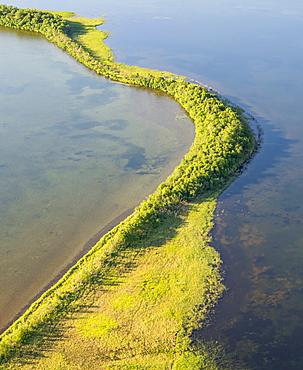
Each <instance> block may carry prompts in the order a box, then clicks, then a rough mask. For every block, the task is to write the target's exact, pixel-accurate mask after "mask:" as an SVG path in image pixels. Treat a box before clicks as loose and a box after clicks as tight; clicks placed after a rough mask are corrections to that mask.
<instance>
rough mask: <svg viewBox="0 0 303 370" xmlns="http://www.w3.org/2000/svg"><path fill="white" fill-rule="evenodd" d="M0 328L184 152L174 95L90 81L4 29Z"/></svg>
mask: <svg viewBox="0 0 303 370" xmlns="http://www.w3.org/2000/svg"><path fill="white" fill-rule="evenodd" d="M0 44H1V53H2V56H1V60H0V79H1V92H0V100H1V106H0V117H1V121H0V141H1V146H0V147H1V149H0V150H1V155H0V158H1V163H0V204H1V222H0V235H1V248H0V271H1V273H0V284H1V291H0V327H1V326H3V325H5V324H6V323H7V322H8V321H9V320H11V319H13V317H14V316H15V315H16V314H17V313H18V312H19V310H20V309H22V308H23V307H24V306H25V305H26V304H27V303H28V302H29V301H30V300H32V299H33V298H34V297H35V296H36V295H37V294H38V293H39V292H40V291H41V290H42V289H43V288H44V287H45V286H46V285H47V284H48V283H49V282H50V281H52V280H53V279H55V278H56V276H57V275H58V274H59V273H60V272H61V271H62V270H64V269H65V268H66V266H67V265H69V264H70V263H72V262H73V261H75V259H76V258H77V257H78V256H79V253H81V251H82V249H83V247H84V245H85V244H86V242H87V241H88V240H89V239H90V238H91V237H92V236H94V235H95V234H96V233H97V232H98V231H99V230H100V229H102V228H103V227H105V226H106V225H107V224H108V223H109V222H111V221H113V220H114V219H115V218H117V217H118V216H119V215H121V214H122V213H124V212H126V211H128V210H129V209H131V208H132V207H134V206H135V205H137V204H138V203H139V202H140V201H141V200H142V199H144V198H145V197H146V196H147V195H148V194H150V193H151V192H153V191H154V190H155V188H156V187H157V185H158V184H159V183H160V182H161V181H163V180H165V178H166V177H167V176H168V175H169V174H170V173H171V172H172V170H173V168H174V167H175V166H176V165H177V164H178V163H179V162H180V160H181V158H182V156H183V155H184V154H185V153H186V152H187V151H188V148H189V146H190V145H191V143H192V141H193V137H194V127H193V124H192V122H191V121H190V119H189V118H188V117H187V116H186V114H185V112H184V111H183V110H181V108H180V107H179V106H178V104H177V103H176V102H175V101H173V100H172V99H170V98H168V97H166V96H163V94H158V93H157V94H155V93H153V92H151V91H146V90H143V89H136V88H129V87H127V86H123V85H121V84H117V83H111V82H109V81H108V80H106V79H105V78H103V77H100V76H97V75H94V74H93V73H91V72H90V71H88V70H86V69H85V68H84V67H83V66H82V65H80V64H78V63H77V62H75V61H74V60H73V59H72V58H70V57H69V56H67V55H66V54H64V53H63V52H62V51H61V50H60V49H58V48H57V47H55V46H54V45H52V44H50V43H48V42H47V41H46V40H44V39H43V38H42V37H34V36H33V35H31V34H29V33H27V34H22V33H20V32H15V31H8V30H5V29H1V30H0Z"/></svg>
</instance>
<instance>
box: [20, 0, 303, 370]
mask: <svg viewBox="0 0 303 370" xmlns="http://www.w3.org/2000/svg"><path fill="white" fill-rule="evenodd" d="M13 3H14V4H15V5H17V6H20V7H37V8H49V9H52V10H74V11H76V12H78V13H80V14H83V15H86V16H100V15H102V14H106V15H107V22H106V23H105V25H104V26H103V28H104V29H106V30H109V31H110V32H111V33H112V37H111V38H109V39H108V45H109V46H111V47H112V48H113V50H114V52H115V54H116V56H117V59H118V61H121V62H124V63H127V64H136V65H139V66H142V67H150V68H157V69H161V70H168V71H171V72H175V73H179V74H183V75H185V76H187V77H190V78H194V79H196V80H199V81H201V82H203V83H205V84H208V85H210V86H212V87H213V88H215V89H216V90H219V91H220V92H221V93H222V94H223V95H225V96H228V97H229V98H230V100H232V101H233V102H235V103H237V104H239V105H241V106H242V107H244V108H245V109H246V110H247V111H248V112H249V113H251V114H253V115H254V116H255V117H256V118H257V119H258V122H259V123H260V124H261V126H262V127H263V129H264V141H263V145H262V148H261V150H260V152H259V153H258V154H257V156H256V157H255V158H254V160H253V161H252V163H250V164H249V166H248V168H247V170H246V171H245V172H244V173H243V174H242V175H241V176H240V177H239V178H238V179H237V180H236V181H235V182H234V183H233V184H232V185H231V186H230V187H229V188H228V189H227V190H226V191H225V192H224V193H223V194H222V196H221V197H220V201H219V205H218V209H217V218H216V227H215V229H214V231H213V245H214V246H215V247H216V248H218V249H219V250H220V252H221V253H222V259H223V261H224V264H223V267H224V269H225V270H226V280H225V282H226V286H227V287H228V291H227V292H226V294H225V296H224V297H223V299H222V301H221V302H220V304H219V306H218V308H217V310H216V314H215V315H214V319H213V325H212V326H211V327H210V328H208V330H203V331H202V332H201V333H199V335H200V337H202V338H207V339H209V338H214V339H220V340H221V341H225V342H226V343H228V349H229V350H230V351H235V352H236V354H235V357H234V358H235V359H238V360H241V361H243V363H244V364H245V366H246V367H247V368H250V369H275V370H276V369H278V370H280V369H281V370H284V369H287V370H292V369H295V370H297V369H298V370H299V369H302V367H303V359H302V357H301V354H302V348H301V347H302V343H303V338H302V326H303V320H302V317H303V312H302V307H303V298H302V297H303V295H302V280H303V276H302V268H301V265H302V262H303V255H302V251H303V228H302V222H303V207H302V200H303V197H302V191H301V189H302V183H303V157H302V144H303V143H302V137H303V132H302V129H303V125H302V117H303V114H302V113H303V112H302V111H303V105H302V97H301V96H302V86H303V71H302V69H303V63H302V59H303V41H302V31H303V5H302V4H301V3H300V2H298V1H294V0H287V1H286V0H281V1H273V0H262V1H261V0H247V1H245V2H243V0H242V1H240V0H218V1H215V2H214V1H210V0H199V1H198V0H190V1H188V2H186V3H184V2H181V1H180V0H174V1H171V0H170V1H169V0H167V1H158V0H150V1H148V2H139V1H138V0H133V1H131V0H128V1H118V0H111V1H108V0H105V1H103V2H102V3H100V2H99V1H97V0H88V1H86V2H85V3H84V2H80V1H79V0H76V1H71V0H67V1H66V2H64V9H62V3H61V2H59V1H48V0H47V1H43V2H42V3H41V1H33V0H15V1H14V2H13ZM243 367H244V366H243Z"/></svg>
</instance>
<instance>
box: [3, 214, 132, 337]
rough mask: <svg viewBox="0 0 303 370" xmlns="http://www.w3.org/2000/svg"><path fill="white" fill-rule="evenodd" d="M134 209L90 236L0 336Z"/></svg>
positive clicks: (6, 325)
mask: <svg viewBox="0 0 303 370" xmlns="http://www.w3.org/2000/svg"><path fill="white" fill-rule="evenodd" d="M134 209H135V207H133V208H129V209H128V210H126V211H124V212H123V213H121V214H120V215H119V216H117V217H116V218H115V219H113V220H112V221H110V222H109V223H108V224H107V225H105V226H104V227H103V228H102V229H101V230H100V231H98V232H97V233H96V234H95V235H94V236H92V237H91V238H90V239H89V240H88V241H87V242H86V243H85V244H84V246H83V247H82V249H81V251H79V253H78V254H77V256H75V257H74V259H73V260H72V261H71V262H69V263H68V264H67V265H66V267H65V268H64V269H62V270H61V271H60V272H59V273H58V274H57V275H56V276H55V277H54V278H53V279H52V280H51V281H50V282H49V283H48V284H47V285H46V286H45V287H44V288H43V289H41V290H40V291H39V292H38V293H37V294H36V295H35V297H34V298H32V299H31V300H30V301H29V302H28V303H27V304H26V305H25V306H24V307H22V309H21V310H20V311H19V312H18V313H17V314H16V315H15V316H14V318H13V319H12V320H10V321H9V322H8V323H7V324H5V325H3V326H2V327H1V328H0V335H1V334H2V333H4V332H5V331H6V330H7V329H8V328H9V327H10V326H11V325H12V324H13V323H14V322H15V321H16V320H18V319H19V318H20V317H21V316H22V315H23V314H24V313H25V312H26V311H27V310H28V309H29V308H30V306H31V305H32V304H33V303H34V302H36V301H37V300H38V299H39V298H40V297H41V296H42V295H43V294H44V293H45V292H47V291H48V290H49V289H50V288H52V287H53V286H54V285H55V284H56V283H57V282H58V281H59V280H60V279H62V277H63V276H64V275H65V274H66V273H67V272H68V271H69V270H70V269H71V268H72V267H73V266H74V265H75V264H76V263H77V262H78V261H79V260H80V259H81V258H82V257H83V256H85V255H86V254H87V253H88V252H89V251H90V250H91V249H92V248H93V246H94V245H96V244H97V242H98V241H99V240H100V239H101V238H102V237H103V236H104V235H106V234H107V233H108V232H110V231H111V230H112V229H113V228H114V227H116V226H118V225H119V224H120V223H121V222H122V221H124V220H125V219H126V218H127V217H128V216H130V215H131V214H132V213H133V211H134Z"/></svg>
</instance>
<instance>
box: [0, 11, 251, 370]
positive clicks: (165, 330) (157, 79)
mask: <svg viewBox="0 0 303 370" xmlns="http://www.w3.org/2000/svg"><path fill="white" fill-rule="evenodd" d="M103 22H104V20H103V19H87V18H82V17H79V16H76V15H75V14H74V13H68V12H61V13H54V12H50V11H39V10H32V9H19V8H16V7H13V6H7V5H0V25H1V26H4V27H8V28H15V29H19V30H24V31H32V32H37V33H40V34H42V35H44V37H45V38H46V39H47V40H49V41H51V42H52V43H54V44H56V45H57V46H58V47H60V48H61V49H62V50H64V51H66V52H67V53H68V54H69V55H71V56H72V57H74V58H75V59H76V60H77V61H78V62H80V63H82V64H84V65H85V66H86V67H87V68H89V69H91V70H93V71H95V72H96V73H97V74H98V75H102V76H105V77H107V78H110V79H111V80H113V81H119V82H121V83H124V84H128V85H134V86H140V87H142V88H148V89H155V90H161V91H163V92H164V93H166V94H168V95H169V96H171V97H173V98H174V99H175V100H176V101H177V102H179V103H180V105H181V106H182V107H183V108H184V109H185V111H186V112H187V113H188V115H189V117H190V118H191V119H192V121H193V124H194V125H195V139H194V142H193V143H192V146H191V148H190V150H189V152H188V153H187V155H186V156H185V157H184V159H183V160H182V161H181V163H180V165H179V166H177V167H176V168H175V170H174V171H173V173H172V174H171V175H170V176H169V177H168V178H167V180H166V181H165V182H163V183H162V184H160V185H159V186H158V188H157V190H156V191H155V192H154V193H153V194H151V195H150V196H149V197H148V199H147V200H145V201H143V202H142V203H141V204H140V205H139V206H138V207H137V208H136V209H135V210H134V212H133V214H132V215H131V216H129V217H128V218H127V219H125V220H124V221H123V222H121V223H120V224H119V225H118V226H116V227H115V228H113V229H112V230H111V231H110V232H108V233H107V234H106V235H104V236H103V237H102V238H101V239H100V241H99V242H98V243H97V244H96V245H95V246H94V247H93V248H92V249H91V251H90V252H89V253H87V254H86V255H85V256H84V257H83V258H82V259H81V260H79V261H78V263H76V265H75V266H73V267H72V268H71V269H70V270H69V271H68V272H67V273H66V274H65V275H64V277H63V278H62V279H60V280H59V281H58V282H57V283H56V284H55V285H54V286H53V287H52V288H51V289H49V290H47V291H46V292H45V293H44V294H43V295H42V296H41V297H40V298H39V299H38V300H37V301H36V302H35V303H33V304H32V305H31V307H30V308H29V309H28V310H27V311H26V312H25V313H24V314H23V315H22V316H21V317H20V318H19V319H18V320H16V321H15V322H14V323H13V324H12V325H11V326H10V327H9V328H8V329H7V330H6V331H5V332H4V333H3V334H2V335H1V337H0V367H1V369H4V370H7V369H22V370H27V369H73V370H74V369H90V370H94V369H208V370H209V369H225V370H226V369H235V368H236V367H235V364H232V362H231V361H230V360H229V359H227V358H226V357H225V356H224V351H223V349H222V348H221V347H220V344H218V343H209V342H204V341H201V342H200V343H197V342H193V341H192V339H191V334H192V332H193V331H194V330H195V329H197V328H201V327H203V326H204V325H207V320H208V319H209V314H210V312H211V310H212V309H213V308H214V307H215V305H216V304H217V302H218V300H219V298H220V297H221V296H222V293H223V291H224V289H225V288H224V285H223V281H222V274H221V264H222V261H221V260H220V256H219V254H218V252H217V251H215V250H214V249H213V248H212V247H210V245H209V242H210V236H209V232H210V230H211V228H212V226H213V222H212V219H213V212H214V209H215V206H216V201H217V198H218V195H219V194H220V192H222V191H223V189H225V188H226V187H227V186H228V184H229V183H230V182H231V181H232V180H233V179H234V178H235V177H236V176H237V175H238V174H239V173H240V172H241V168H242V166H243V164H244V163H245V161H247V159H248V158H250V157H251V156H252V154H253V153H254V151H255V150H256V148H257V145H258V144H257V140H256V139H255V137H254V134H253V132H252V129H251V127H250V121H249V118H248V117H247V116H246V115H245V114H244V112H243V110H241V109H240V108H238V107H235V106H233V105H232V104H229V103H228V102H226V101H225V100H224V99H222V98H221V97H220V96H218V95H217V94H215V93H213V92H212V91H208V90H207V89H205V88H204V87H202V86H200V85H198V84H196V83H193V82H190V81H188V80H187V79H186V78H185V77H182V76H178V75H175V74H172V73H168V72H160V71H156V70H150V69H144V68H139V67H133V66H127V65H124V64H121V63H117V62H116V61H115V59H114V55H113V54H112V52H111V50H110V49H109V48H108V47H107V46H106V45H105V43H104V42H103V40H104V39H105V38H106V37H107V36H108V34H107V33H106V32H103V31H98V30H97V29H96V26H97V25H100V24H102V23H103Z"/></svg>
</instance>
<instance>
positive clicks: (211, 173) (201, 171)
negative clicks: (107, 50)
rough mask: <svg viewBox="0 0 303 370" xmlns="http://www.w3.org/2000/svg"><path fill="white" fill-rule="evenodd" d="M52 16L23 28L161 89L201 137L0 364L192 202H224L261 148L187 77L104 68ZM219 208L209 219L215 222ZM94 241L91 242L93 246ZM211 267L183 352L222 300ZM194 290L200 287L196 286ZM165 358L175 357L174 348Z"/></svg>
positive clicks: (234, 114) (19, 324) (63, 282)
mask: <svg viewBox="0 0 303 370" xmlns="http://www.w3.org/2000/svg"><path fill="white" fill-rule="evenodd" d="M3 9H4V10H5V11H7V13H6V15H5V17H3ZM0 11H2V14H0V20H1V21H3V24H2V23H1V24H2V25H5V26H6V27H11V28H18V27H19V23H18V24H17V22H16V19H20V18H19V17H18V18H17V17H16V14H18V15H19V13H21V14H22V12H23V13H24V12H25V13H27V12H29V13H30V14H33V18H32V19H35V20H36V19H38V20H39V19H40V18H39V17H40V15H41V14H43V16H45V14H46V13H45V12H39V11H30V10H22V9H21V10H18V9H16V8H14V7H7V8H5V6H2V8H1V7H0ZM18 12H19V13H18ZM31 12H32V13H31ZM12 14H13V16H12ZM49 14H51V13H47V17H49V18H48V20H50V24H51V26H49V23H48V25H47V26H45V25H43V22H40V21H37V23H34V24H33V23H32V21H31V20H30V22H28V24H26V25H24V24H23V23H22V27H21V28H20V29H28V30H32V31H35V32H40V33H42V34H43V35H44V36H45V37H46V38H47V39H48V40H50V41H52V42H54V43H55V44H56V45H58V46H59V47H60V48H62V49H63V50H65V51H66V52H68V53H69V54H70V55H71V56H73V57H75V58H76V59H77V60H78V61H79V62H81V63H83V64H84V65H86V66H87V67H88V68H90V69H92V70H94V71H95V72H96V73H97V74H101V75H104V76H106V77H109V78H111V79H112V80H115V81H119V82H122V83H126V84H129V85H138V86H143V87H148V88H153V89H158V90H161V91H163V92H165V93H166V94H168V95H170V96H172V97H173V98H174V99H175V100H176V101H177V102H179V103H180V104H181V106H182V107H183V108H184V109H185V110H186V111H187V112H188V114H189V116H190V117H191V119H192V120H193V122H194V124H195V126H196V137H195V140H194V142H193V144H192V146H191V148H190V151H189V152H188V154H187V155H186V156H185V158H184V159H183V160H182V161H181V163H180V165H179V166H177V167H176V169H175V170H174V172H173V174H172V175H171V176H169V177H168V178H167V180H166V181H165V182H163V183H162V184H160V185H159V187H158V188H157V190H156V191H155V192H154V193H153V194H151V195H150V196H149V198H148V199H147V200H146V201H144V202H142V203H141V204H140V205H139V207H137V208H136V209H135V210H134V212H133V213H131V215H130V216H129V217H127V218H126V219H125V220H124V221H123V222H120V223H118V224H117V226H115V227H113V228H112V229H111V231H109V232H108V233H106V234H104V236H103V237H102V238H101V239H100V240H99V241H98V243H97V244H96V245H94V247H93V248H92V249H91V250H90V251H89V252H88V253H86V254H85V255H84V257H83V258H82V259H80V260H79V261H78V262H77V263H76V264H75V265H74V266H72V267H71V268H70V269H68V270H67V271H66V274H64V276H62V278H61V279H59V280H58V281H57V283H56V284H55V285H53V286H52V287H51V288H50V289H47V290H46V291H45V292H44V293H43V294H42V296H41V297H40V298H39V299H38V300H37V301H35V302H34V303H33V304H32V306H31V307H30V308H29V309H28V310H27V311H26V312H25V314H24V315H22V316H20V318H19V319H18V320H17V321H15V322H14V324H12V325H11V326H10V327H9V328H8V329H7V330H6V332H4V333H3V334H2V335H1V343H0V350H1V353H0V358H2V359H3V360H5V359H9V357H10V356H11V355H12V354H13V353H14V352H15V351H16V349H17V352H18V351H21V350H22V344H23V343H24V341H26V340H27V338H30V337H31V336H33V335H35V333H37V332H39V331H41V330H43V328H44V327H45V326H46V325H48V324H49V323H51V322H52V321H53V320H55V319H57V318H58V317H63V316H64V315H66V313H67V312H68V311H74V310H76V309H77V307H79V305H80V304H81V303H80V301H81V297H82V296H83V294H84V292H85V291H86V290H87V289H88V288H89V287H90V286H91V285H92V284H94V281H95V279H96V277H97V276H103V277H104V276H106V273H107V272H108V271H109V270H110V269H111V266H112V265H115V264H116V262H115V261H116V259H117V256H119V255H121V254H123V253H124V252H125V251H126V250H129V249H130V248H133V247H134V246H136V245H138V246H140V245H141V244H142V243H143V242H144V241H146V240H147V239H148V238H151V237H152V236H153V235H154V234H156V233H157V232H158V230H159V229H161V227H163V225H165V224H166V223H167V220H170V219H174V220H175V218H177V219H179V218H180V219H182V217H184V216H183V212H184V208H186V207H187V208H190V206H189V205H190V204H191V203H190V202H191V201H193V200H194V199H197V197H201V195H203V194H209V192H212V194H213V195H212V197H215V195H214V194H216V197H217V196H218V194H219V193H220V191H222V190H223V189H224V188H225V187H226V186H227V184H228V183H229V182H230V181H231V180H232V179H233V178H234V177H235V176H236V175H237V171H239V168H241V166H242V165H243V163H244V162H245V161H246V160H247V159H248V158H249V157H250V156H251V155H252V153H253V152H254V151H255V149H256V147H257V141H256V139H255V138H254V136H253V133H252V131H251V129H250V126H249V121H248V119H247V117H245V114H244V112H243V111H242V110H241V109H240V108H238V107H234V106H229V105H227V104H226V102H225V103H224V102H223V101H221V100H220V97H219V96H218V95H217V94H214V93H212V92H210V91H207V90H206V89H205V88H203V87H201V86H197V85H194V84H191V83H189V82H187V81H184V78H183V77H181V76H176V75H172V74H170V73H167V72H159V71H153V70H148V69H142V68H138V67H129V66H125V65H123V64H119V63H115V62H112V61H111V60H109V59H106V58H105V59H104V60H101V61H100V59H96V58H94V57H93V56H92V55H91V54H90V53H88V52H87V45H86V43H85V42H83V43H81V42H79V40H77V41H75V40H74V39H72V38H70V37H69V36H68V32H70V31H67V30H68V27H67V26H68V23H64V22H63V21H62V19H61V18H60V17H59V18H58V17H57V16H55V17H53V18H52V17H51V16H50V15H49ZM21 19H22V18H21ZM55 21H58V27H57V26H56V27H57V28H56V27H55V26H54V23H52V22H55ZM5 22H6V23H5ZM7 22H8V23H7ZM21 22H23V20H22V21H21ZM73 23H74V20H73ZM80 23H81V22H80ZM41 24H42V26H41ZM26 27H28V28H26ZM82 45H83V46H82ZM199 199H200V198H199ZM212 207H213V206H212ZM212 207H210V208H209V209H208V211H207V212H208V217H210V219H211V217H212V212H213V211H212ZM207 222H208V223H207V225H206V226H204V229H205V233H206V234H205V235H204V236H203V238H202V239H204V241H203V243H205V242H207V241H208V237H207V233H208V232H209V229H210V227H211V224H210V222H209V219H208V221H207ZM97 235H99V234H97ZM96 238H97V236H96ZM95 240H96V239H95V238H92V239H91V243H93V242H94V241H95ZM201 243H202V241H201ZM200 252H201V251H200ZM200 252H199V253H200ZM208 253H212V252H210V251H209V252H208ZM205 258H206V255H205ZM211 259H213V262H212V263H210V264H209V268H210V271H208V272H207V273H206V276H205V277H203V286H204V285H205V288H203V289H205V290H204V293H203V296H202V297H201V301H200V302H199V303H198V302H196V303H194V304H193V306H192V307H191V308H187V310H189V311H186V312H183V318H182V320H181V323H180V322H178V323H176V328H175V329H172V330H175V331H177V333H179V334H178V341H180V343H183V345H184V343H187V341H188V338H189V337H190V334H191V332H192V330H193V329H194V328H195V327H197V326H199V322H198V318H199V317H200V316H201V315H202V317H205V315H207V312H208V311H209V310H210V309H211V308H212V307H213V306H214V305H215V304H216V302H217V300H218V299H219V298H220V296H221V294H222V289H223V287H222V284H221V278H220V277H219V275H218V273H219V270H220V264H221V262H220V261H219V260H218V258H217V257H215V256H212V257H211ZM189 283H194V284H195V281H193V282H188V284H189ZM196 283H198V281H197V282H196ZM200 283H201V282H200ZM197 307H199V310H200V311H199V312H197ZM189 312H190V314H189ZM202 313H203V314H202ZM188 315H190V316H189V317H190V322H191V325H188V324H187V323H186V321H187V320H188V318H187V316H188ZM167 340H168V339H166V341H167ZM188 346H189V345H188V344H187V347H186V348H187V350H186V353H187V355H188V353H189V352H190V351H191V350H190V348H189V347H188ZM164 347H165V346H164ZM165 348H166V347H165ZM165 351H167V353H168V354H170V355H172V353H170V352H171V351H169V350H168V349H167V348H166V349H165ZM179 355H180V354H179ZM187 355H186V356H187ZM186 356H185V357H186Z"/></svg>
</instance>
